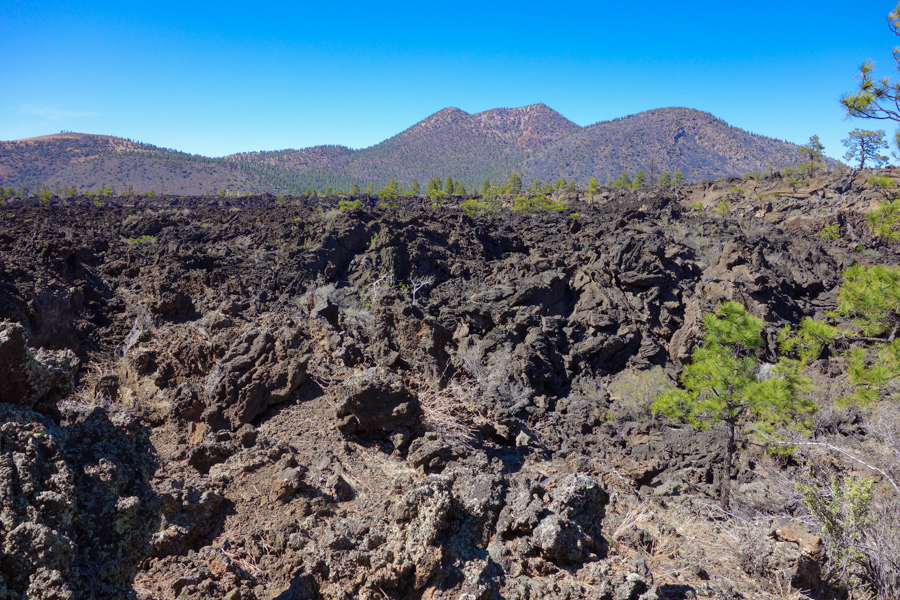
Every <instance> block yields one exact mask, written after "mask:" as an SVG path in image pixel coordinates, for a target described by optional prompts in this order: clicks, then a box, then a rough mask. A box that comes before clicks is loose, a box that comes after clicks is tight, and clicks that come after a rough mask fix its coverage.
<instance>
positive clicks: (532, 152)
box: [0, 104, 840, 194]
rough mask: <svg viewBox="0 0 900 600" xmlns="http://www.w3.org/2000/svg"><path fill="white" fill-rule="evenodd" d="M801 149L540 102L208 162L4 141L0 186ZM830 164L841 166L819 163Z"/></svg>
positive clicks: (195, 185) (297, 185)
mask: <svg viewBox="0 0 900 600" xmlns="http://www.w3.org/2000/svg"><path fill="white" fill-rule="evenodd" d="M800 160H801V157H800V148H799V146H797V145H794V144H790V143H787V142H783V141H780V140H776V139H772V138H768V137H764V136H760V135H756V134H753V133H750V132H747V131H744V130H742V129H738V128H736V127H732V126H731V125H729V124H728V123H726V122H724V121H722V120H721V119H717V118H716V117H714V116H713V115H711V114H709V113H705V112H701V111H697V110H692V109H688V108H662V109H657V110H651V111H647V112H642V113H639V114H636V115H630V116H627V117H623V118H620V119H615V120H612V121H603V122H600V123H596V124H594V125H591V126H589V127H584V128H582V127H579V126H578V125H576V124H575V123H573V122H571V121H569V120H568V119H566V118H565V117H563V116H562V115H561V114H559V113H558V112H556V111H554V110H552V109H551V108H549V107H548V106H546V105H544V104H533V105H531V106H525V107H521V108H498V109H493V110H488V111H484V112H480V113H477V114H469V113H467V112H465V111H462V110H459V109H458V108H445V109H443V110H441V111H438V112H436V113H434V114H433V115H431V116H429V117H427V118H426V119H424V120H422V121H420V122H419V123H416V124H415V125H413V126H412V127H410V128H408V129H406V130H404V131H402V132H400V133H398V134H397V135H395V136H393V137H391V138H389V139H387V140H385V141H383V142H381V143H379V144H376V145H374V146H371V147H369V148H364V149H361V150H354V149H351V148H347V147H344V146H316V147H312V148H305V149H301V150H280V151H271V152H246V153H239V154H233V155H230V156H226V157H223V158H207V157H204V156H199V155H192V154H186V153H184V152H178V151H176V150H169V149H165V148H158V147H156V146H151V145H149V144H141V143H138V142H134V141H131V140H126V139H122V138H117V137H113V136H106V135H89V134H79V133H60V134H55V135H48V136H41V137H36V138H29V139H25V140H15V141H9V142H0V185H2V186H4V187H8V186H12V187H15V188H18V187H20V186H21V185H23V184H25V185H28V186H31V187H33V186H34V185H36V184H48V185H51V186H52V185H53V184H54V182H56V181H60V182H61V184H62V185H72V184H74V185H75V186H76V187H77V188H79V189H96V188H97V187H100V186H113V187H114V188H115V189H116V190H122V189H124V188H125V186H126V185H129V184H130V185H132V186H133V187H134V189H135V190H137V191H146V190H150V189H153V190H155V191H157V192H161V191H163V190H164V191H166V192H167V193H173V194H211V193H215V192H218V191H219V190H221V189H226V190H229V191H247V192H262V191H273V192H277V191H285V192H294V193H296V192H302V191H304V190H305V189H306V188H312V189H317V190H318V191H319V192H322V191H324V190H325V189H326V187H332V188H334V189H335V190H338V189H344V190H346V189H349V188H350V185H351V184H352V183H354V182H355V183H358V184H359V185H360V187H361V188H365V185H366V184H367V183H373V184H374V185H375V187H376V189H378V188H380V187H381V186H383V185H384V184H385V183H386V182H387V181H388V179H390V178H391V177H396V178H397V179H398V180H399V181H400V183H401V184H403V185H404V186H406V185H408V184H409V183H410V182H411V181H412V180H413V179H414V178H415V179H418V180H419V183H420V184H422V186H423V187H424V185H425V183H426V182H427V181H428V179H430V178H432V177H435V176H439V177H441V178H442V179H445V178H446V177H447V176H448V175H450V176H452V177H453V178H455V179H458V180H460V181H462V182H463V183H465V184H466V185H467V186H468V187H469V188H472V187H474V186H480V184H481V182H482V181H483V180H484V179H492V180H493V181H495V182H496V181H499V180H504V179H506V178H507V177H508V176H509V174H510V173H512V172H518V173H519V174H520V175H521V176H522V179H523V180H524V181H525V182H531V181H532V180H533V179H540V180H542V181H543V182H544V183H549V182H552V181H554V180H556V179H559V178H565V179H567V180H573V179H574V180H575V181H577V182H579V183H582V184H583V183H586V182H587V181H588V180H590V178H591V177H596V178H597V180H598V181H599V182H600V183H605V182H606V181H608V180H610V179H612V178H614V177H615V176H616V175H617V174H618V173H619V172H620V171H622V170H625V171H628V172H629V173H630V174H632V175H633V174H634V173H635V172H636V171H637V170H638V169H643V170H644V171H645V173H646V174H647V175H648V177H649V175H650V172H651V171H652V172H653V174H654V175H655V176H657V177H658V176H659V175H660V174H661V173H662V172H663V171H668V172H669V173H672V174H674V172H675V171H681V172H682V173H683V174H684V175H685V177H686V178H687V179H688V180H690V181H698V180H700V179H704V178H707V179H715V178H717V177H722V176H740V175H743V174H745V173H748V172H752V171H753V170H754V169H755V170H759V171H761V172H762V171H769V170H780V169H783V168H784V167H787V166H792V165H795V164H797V163H798V162H800ZM827 162H828V165H829V167H830V168H837V167H838V166H839V164H840V163H837V162H836V161H831V160H829V161H827Z"/></svg>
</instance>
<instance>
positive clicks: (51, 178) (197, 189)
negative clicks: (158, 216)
mask: <svg viewBox="0 0 900 600" xmlns="http://www.w3.org/2000/svg"><path fill="white" fill-rule="evenodd" d="M56 181H59V182H60V184H61V185H65V186H68V185H74V186H75V187H76V188H78V189H79V190H93V189H96V188H98V187H106V186H112V187H113V188H114V189H115V190H117V191H121V190H123V189H125V186H127V185H129V184H130V185H131V186H132V187H133V188H134V189H135V190H138V191H149V190H151V189H152V190H154V191H156V192H163V191H165V192H166V193H170V194H210V193H214V192H218V191H219V190H222V189H226V190H229V191H234V192H238V191H264V190H269V189H273V188H277V187H279V186H280V184H281V180H280V178H279V174H275V173H266V172H265V170H264V169H260V168H257V167H253V166H252V165H247V166H245V167H243V168H242V167H241V166H240V165H236V164H234V163H232V162H231V161H226V160H222V159H214V158H207V157H205V156H199V155H193V154H186V153H184V152H178V151H176V150H168V149H165V148H157V147H156V146H151V145H149V144H141V143H139V142H134V141H131V140H126V139H123V138H118V137H113V136H109V135H89V134H83V133H58V134H54V135H45V136H41V137H35V138H28V139H24V140H15V141H10V142H0V185H2V186H4V187H8V186H12V187H15V188H17V189H18V188H19V187H20V186H22V185H23V184H24V185H27V186H29V187H31V188H32V189H34V186H35V185H37V184H47V185H50V186H53V184H54V183H55V182H56Z"/></svg>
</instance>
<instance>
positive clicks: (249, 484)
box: [0, 173, 900, 600]
mask: <svg viewBox="0 0 900 600" xmlns="http://www.w3.org/2000/svg"><path fill="white" fill-rule="evenodd" d="M898 175H900V174H898ZM868 176H871V173H851V174H848V175H840V176H827V177H823V178H822V179H821V180H817V181H815V182H813V185H812V186H811V187H809V188H806V189H804V190H800V191H799V192H795V191H793V190H790V189H788V188H786V187H785V184H784V183H783V182H782V181H781V180H780V179H778V178H770V179H768V180H761V181H754V182H750V184H748V183H747V182H739V181H726V182H716V183H707V184H698V185H695V186H685V187H682V188H677V189H676V188H647V189H642V190H637V191H627V192H623V191H618V190H605V191H603V192H602V193H601V194H597V195H594V196H584V195H583V194H578V193H574V192H573V193H562V194H559V197H560V198H561V199H566V200H568V201H569V203H570V206H571V213H577V214H570V212H569V211H564V212H545V213H540V212H539V213H534V214H530V215H525V214H518V213H513V212H510V211H508V210H500V211H498V212H497V213H496V214H494V215H493V216H481V217H473V216H470V215H468V214H466V213H465V212H464V211H462V210H461V209H460V208H459V207H457V206H454V205H453V204H452V203H447V204H445V205H444V207H443V208H441V209H440V210H432V209H431V208H428V207H425V206H416V203H415V202H412V201H408V202H404V203H402V207H401V208H399V209H392V210H385V209H379V208H377V207H374V206H371V205H372V204H374V203H373V202H370V203H369V204H370V206H369V207H365V208H363V209H358V210H351V211H339V210H337V209H336V208H333V206H334V203H335V202H336V199H331V200H325V201H321V203H319V202H316V203H314V202H313V201H312V200H311V199H291V198H288V199H286V200H285V201H284V202H280V201H279V203H276V201H275V198H274V197H259V198H251V199H243V200H226V201H220V200H219V199H212V200H211V199H209V198H165V199H161V200H160V199H153V200H149V199H148V200H144V201H128V200H124V199H119V200H116V201H110V202H106V203H105V204H102V205H100V206H96V205H95V204H94V203H93V202H91V201H89V200H87V199H78V200H74V201H70V202H68V203H64V202H60V201H54V202H52V203H50V204H48V205H43V204H41V203H40V202H39V201H37V200H34V199H32V200H18V201H14V202H10V203H7V204H6V205H4V206H2V207H0V250H2V253H0V317H2V319H3V322H2V323H0V400H2V403H0V600H4V599H10V600H12V599H16V600H18V599H19V598H33V599H38V598H40V599H64V598H122V597H133V598H142V599H143V598H146V599H149V598H228V599H230V600H237V599H244V600H250V599H259V600H262V599H274V598H277V599H281V600H286V599H289V598H297V599H301V598H309V599H312V598H325V599H338V598H340V599H350V598H363V599H375V598H420V599H426V598H427V599H438V598H446V599H451V598H452V599H454V600H456V599H463V598H464V599H489V598H571V599H576V598H596V599H601V598H602V599H607V600H628V599H630V600H637V599H643V600H647V599H650V598H695V597H712V598H760V597H789V596H790V595H791V594H794V595H795V596H796V595H797V594H799V590H803V591H805V593H807V594H808V595H810V596H813V597H828V594H833V593H834V592H833V591H829V590H828V589H827V586H825V584H824V583H823V581H822V573H821V567H822V563H823V560H824V548H823V545H822V542H821V540H819V538H817V537H815V536H814V535H812V534H811V531H810V530H809V528H808V527H806V526H805V525H804V524H803V522H802V521H798V520H796V519H794V520H792V519H791V517H792V516H795V515H796V514H797V512H798V511H800V510H801V507H800V506H799V504H800V503H799V502H798V499H797V497H796V494H792V493H791V488H790V486H789V485H782V484H780V483H779V482H781V481H782V480H783V479H784V478H785V477H786V476H787V475H788V474H789V472H790V469H791V464H790V462H789V461H788V462H785V461H779V460H778V459H776V458H772V457H769V456H768V455H767V454H766V453H765V452H764V451H763V450H761V449H759V448H757V447H754V446H752V445H750V444H745V445H744V447H743V451H742V453H741V458H740V468H739V470H738V473H737V476H736V481H734V482H733V489H734V490H735V491H734V510H733V513H730V514H724V513H722V512H721V511H719V509H718V508H717V507H716V504H715V498H716V491H715V485H716V478H717V477H718V475H717V474H718V470H717V467H716V465H717V464H718V463H717V462H716V461H717V458H718V455H719V449H720V447H721V443H722V439H723V438H722V434H721V432H719V431H717V430H716V429H712V430H709V431H705V432H697V431H694V430H692V429H690V428H689V427H687V426H686V425H680V424H678V423H673V422H667V421H664V420H662V419H660V418H659V417H652V416H650V415H649V413H648V412H647V403H646V401H642V398H644V399H645V397H646V396H647V395H652V394H653V393H654V392H655V391H656V390H658V388H659V387H661V386H664V385H668V382H670V381H671V380H672V378H674V377H675V376H676V375H677V372H678V369H679V367H680V366H681V365H682V364H684V363H685V361H687V360H688V359H689V357H690V353H691V351H692V349H693V348H694V347H695V345H696V344H697V342H698V340H699V337H700V319H701V317H702V315H703V314H704V313H705V312H707V311H710V310H713V309H714V308H715V307H716V305H717V304H718V303H719V302H720V301H722V300H726V299H731V300H738V301H740V302H741V303H743V304H745V305H746V306H747V307H748V308H749V309H750V310H751V312H752V313H754V314H755V315H757V316H759V317H761V318H763V319H764V320H765V322H766V325H767V337H768V340H769V349H768V354H769V357H770V358H771V357H773V356H774V352H775V333H776V331H777V330H778V329H779V328H780V327H782V326H783V325H785V324H796V323H797V322H798V321H799V320H800V318H801V317H803V316H820V317H823V316H824V315H825V313H826V311H828V310H830V309H832V308H833V307H834V304H835V299H836V291H837V288H838V286H839V285H840V282H841V273H842V271H843V270H844V269H845V268H847V267H848V266H850V265H852V264H855V263H864V264H875V263H883V264H898V262H900V260H898V258H900V256H898V254H897V252H896V246H894V247H888V246H885V245H882V244H879V243H878V241H877V240H876V239H874V238H873V237H872V236H871V234H870V233H869V232H868V230H867V228H866V227H865V217H864V213H865V212H866V211H868V210H870V209H871V208H872V207H873V206H874V205H875V203H876V202H877V201H878V200H879V199H880V196H879V195H878V193H877V191H876V190H872V189H869V187H868V186H866V185H865V180H866V177H868ZM735 188H741V190H740V191H738V190H736V189H735ZM723 199H724V200H726V202H727V204H728V211H727V214H716V213H715V212H714V210H713V209H714V208H716V207H718V206H720V203H721V201H722V200H723ZM692 205H693V206H692ZM720 212H724V211H720ZM831 225H838V226H839V235H840V237H839V238H838V239H830V240H827V239H822V238H821V237H820V236H819V233H820V232H821V230H822V229H823V228H824V227H826V226H831ZM819 376H820V379H821V380H827V381H829V382H830V384H831V385H838V384H839V379H835V377H834V374H833V373H829V372H822V373H819ZM835 418H836V419H837V420H838V421H840V422H841V423H845V422H846V423H851V424H852V415H851V416H849V417H848V416H846V415H844V416H839V417H835Z"/></svg>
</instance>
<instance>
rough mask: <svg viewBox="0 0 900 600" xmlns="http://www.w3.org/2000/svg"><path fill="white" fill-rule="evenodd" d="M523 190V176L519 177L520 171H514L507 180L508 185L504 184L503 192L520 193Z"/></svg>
mask: <svg viewBox="0 0 900 600" xmlns="http://www.w3.org/2000/svg"><path fill="white" fill-rule="evenodd" d="M521 191H522V178H521V177H519V174H518V173H513V174H512V175H510V176H509V179H507V180H506V185H504V186H503V192H504V193H506V194H518V193H521Z"/></svg>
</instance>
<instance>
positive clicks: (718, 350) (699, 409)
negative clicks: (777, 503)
mask: <svg viewBox="0 0 900 600" xmlns="http://www.w3.org/2000/svg"><path fill="white" fill-rule="evenodd" d="M762 330H763V322H762V320H760V319H757V318H756V317H754V316H752V315H750V314H749V313H748V312H747V309H746V308H744V306H743V305H741V304H739V303H737V302H730V301H729V302H723V303H722V304H720V305H719V307H718V309H716V311H715V313H707V314H706V315H704V317H703V331H704V337H703V343H702V344H701V345H700V346H699V347H698V348H696V349H695V350H694V353H693V357H692V360H691V364H689V365H687V366H686V367H684V369H683V371H682V372H681V375H680V377H679V382H680V383H681V386H682V389H678V390H670V391H668V392H665V393H663V394H662V395H660V397H659V398H658V399H657V400H656V402H654V403H653V406H652V408H653V410H654V411H655V412H659V413H662V414H664V415H666V416H668V417H671V418H673V419H683V420H686V421H687V422H688V423H690V424H691V425H693V426H694V427H696V428H698V429H705V428H707V427H710V426H711V425H714V424H718V423H724V424H725V429H726V436H727V441H726V446H725V452H724V453H723V455H722V475H721V479H720V482H719V483H720V488H719V501H720V505H721V506H722V508H723V509H727V508H728V506H729V501H730V486H731V471H732V464H733V462H734V455H735V451H736V440H737V435H738V433H740V432H742V431H743V430H744V428H746V427H748V426H755V427H757V428H760V429H761V430H763V431H765V430H772V429H774V427H776V426H782V427H792V428H799V429H805V428H806V427H808V423H806V422H805V421H804V420H803V418H804V417H807V416H809V415H811V414H812V413H813V412H815V410H816V405H815V403H814V402H813V401H812V400H811V399H809V398H803V397H801V396H800V393H799V392H800V391H801V390H802V389H803V387H804V386H805V385H806V384H807V383H808V380H805V379H803V378H802V377H800V376H799V375H798V373H797V371H798V369H797V367H796V364H795V363H794V362H793V361H779V363H778V365H776V367H775V373H776V376H775V377H771V378H768V379H760V378H758V377H757V373H758V367H759V361H758V360H757V358H756V356H755V355H754V352H755V351H757V350H760V349H762V348H764V347H765V341H764V340H763V337H762Z"/></svg>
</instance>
